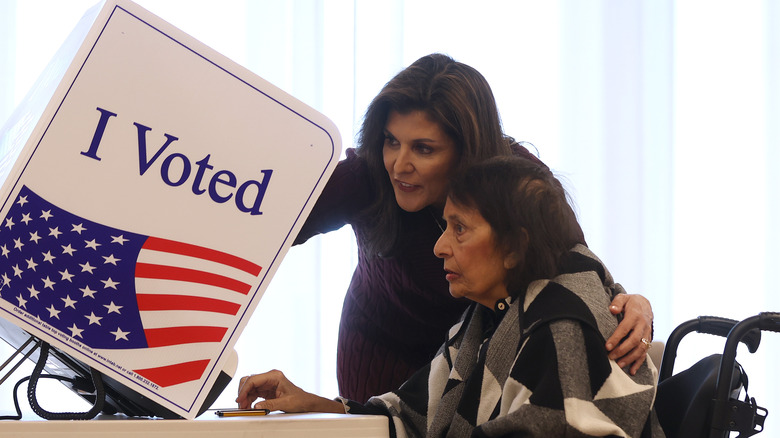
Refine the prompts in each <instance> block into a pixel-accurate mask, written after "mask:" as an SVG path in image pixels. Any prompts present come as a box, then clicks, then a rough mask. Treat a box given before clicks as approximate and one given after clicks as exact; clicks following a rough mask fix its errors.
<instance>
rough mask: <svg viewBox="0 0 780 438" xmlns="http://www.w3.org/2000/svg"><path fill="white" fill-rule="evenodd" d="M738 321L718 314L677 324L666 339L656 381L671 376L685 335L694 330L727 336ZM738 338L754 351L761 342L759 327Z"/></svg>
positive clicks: (749, 349)
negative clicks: (678, 348)
mask: <svg viewBox="0 0 780 438" xmlns="http://www.w3.org/2000/svg"><path fill="white" fill-rule="evenodd" d="M738 322H739V321H736V320H733V319H729V318H723V317H720V316H700V317H698V318H696V319H691V320H688V321H686V322H684V323H682V324H680V325H678V326H677V328H675V329H674V331H672V333H671V334H670V335H669V339H668V340H667V341H666V347H665V351H664V355H663V359H662V360H661V369H660V371H659V373H658V381H659V382H662V381H664V380H665V379H667V378H668V377H671V375H672V372H673V371H674V361H675V359H676V358H677V347H678V346H679V345H680V341H682V338H683V337H684V336H685V335H687V334H688V333H691V332H694V331H695V332H697V333H706V334H709V335H717V336H722V337H724V338H727V337H728V335H729V332H731V330H732V328H733V327H734V326H735V325H736V324H737V323H738ZM740 340H741V341H742V342H743V343H744V344H745V345H746V346H747V348H748V351H750V352H751V353H755V352H756V350H758V345H759V344H760V343H761V331H760V330H759V329H752V330H749V331H748V332H747V333H746V334H745V335H744V336H743V338H742V339H740Z"/></svg>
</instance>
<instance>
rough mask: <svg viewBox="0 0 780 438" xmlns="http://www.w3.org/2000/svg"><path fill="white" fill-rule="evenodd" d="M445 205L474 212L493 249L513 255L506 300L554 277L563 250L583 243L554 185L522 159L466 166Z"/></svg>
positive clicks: (568, 207) (540, 169) (539, 168)
mask: <svg viewBox="0 0 780 438" xmlns="http://www.w3.org/2000/svg"><path fill="white" fill-rule="evenodd" d="M448 200H449V201H450V202H453V203H455V204H456V205H459V206H463V207H465V208H474V209H476V210H477V211H479V213H480V214H481V215H482V217H483V218H484V219H485V220H486V221H487V222H488V223H489V224H490V226H491V228H492V229H493V233H494V238H495V242H496V244H497V245H499V248H500V249H501V250H503V251H504V252H505V253H506V254H512V253H514V254H515V255H516V256H517V265H516V266H515V267H514V268H513V269H510V270H509V273H508V276H507V289H508V291H509V293H510V294H512V295H517V294H519V293H523V292H524V291H525V289H526V288H527V287H528V284H529V283H531V282H532V281H534V280H539V279H544V278H552V277H555V276H556V275H557V274H558V272H559V269H560V266H561V262H562V261H563V258H564V257H565V256H566V254H568V252H569V250H570V249H571V248H572V247H574V245H576V244H577V243H582V242H584V237H583V233H582V229H581V228H580V225H579V223H578V222H577V217H576V215H575V213H574V210H573V209H572V208H571V205H570V204H569V198H568V195H567V193H566V191H565V190H564V188H563V186H562V185H561V183H560V181H558V179H557V178H556V177H555V176H554V175H553V173H552V172H551V171H550V169H549V168H547V167H546V166H545V165H543V164H539V163H536V162H533V161H531V160H528V159H525V158H521V157H496V158H492V159H489V160H486V161H484V162H482V163H479V164H476V165H474V166H472V167H470V168H469V169H467V170H466V171H465V172H463V173H461V174H460V175H458V176H457V177H455V178H454V180H453V181H452V183H451V184H450V192H449V195H448Z"/></svg>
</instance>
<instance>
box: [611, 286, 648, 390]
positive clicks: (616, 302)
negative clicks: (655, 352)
mask: <svg viewBox="0 0 780 438" xmlns="http://www.w3.org/2000/svg"><path fill="white" fill-rule="evenodd" d="M609 310H610V311H611V312H612V314H614V315H617V314H618V313H623V320H622V321H621V322H620V324H619V325H618V327H617V329H616V330H615V333H613V334H612V336H610V337H609V339H607V345H606V347H607V351H608V352H609V358H610V359H614V360H616V361H617V362H618V366H620V367H621V368H623V367H625V366H627V365H629V364H630V365H631V369H630V370H629V371H630V373H631V375H634V374H636V372H637V371H638V370H639V367H640V366H642V363H644V361H645V358H646V357H647V355H646V353H647V350H648V349H649V348H650V346H649V342H651V341H652V340H653V308H652V306H651V305H650V301H648V300H647V298H645V297H643V296H642V295H633V294H632V295H629V294H618V295H616V296H615V298H614V299H613V300H612V304H611V305H610V306H609Z"/></svg>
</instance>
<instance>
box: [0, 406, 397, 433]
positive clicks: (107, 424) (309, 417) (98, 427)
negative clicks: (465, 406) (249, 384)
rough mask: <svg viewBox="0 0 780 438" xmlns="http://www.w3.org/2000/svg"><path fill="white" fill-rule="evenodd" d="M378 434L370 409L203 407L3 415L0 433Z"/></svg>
mask: <svg viewBox="0 0 780 438" xmlns="http://www.w3.org/2000/svg"><path fill="white" fill-rule="evenodd" d="M250 434H251V436H253V437H284V438H294V437H302V438H303V437H306V438H309V437H312V436H316V437H317V438H328V437H356V438H357V437H360V438H371V437H382V438H386V437H388V436H389V432H388V419H387V417H384V416H376V415H346V414H319V413H309V414H284V413H277V412H274V413H271V414H269V415H266V416H260V417H229V418H222V417H218V416H216V415H215V414H214V412H213V411H206V412H204V413H203V414H202V415H201V416H200V417H198V418H196V419H194V420H164V419H149V418H129V417H124V416H117V415H99V416H98V417H96V418H95V419H93V420H88V421H63V420H52V421H46V420H41V419H38V418H35V419H30V420H25V419H22V420H19V421H4V422H2V423H1V424H0V437H24V438H48V437H91V436H100V437H110V438H125V437H128V438H129V437H138V436H142V437H143V438H163V437H165V438H170V437H179V436H181V437H187V438H198V437H204V438H205V437H209V438H213V437H219V438H228V437H246V436H249V435H250Z"/></svg>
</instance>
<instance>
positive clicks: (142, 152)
mask: <svg viewBox="0 0 780 438" xmlns="http://www.w3.org/2000/svg"><path fill="white" fill-rule="evenodd" d="M133 125H135V126H136V127H137V128H138V169H139V170H140V172H141V175H143V174H144V173H146V171H147V170H149V167H151V165H152V163H154V162H155V161H157V158H159V157H160V154H162V153H163V151H164V150H165V149H167V148H168V146H169V145H170V144H171V143H173V142H174V141H176V140H178V138H177V137H174V136H172V135H169V134H165V138H166V140H165V144H164V145H162V147H161V148H160V149H159V150H158V151H157V153H155V154H154V156H153V157H152V159H151V160H148V161H147V159H146V133H147V132H148V131H151V130H152V128H150V127H148V126H144V125H142V124H140V123H133Z"/></svg>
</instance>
